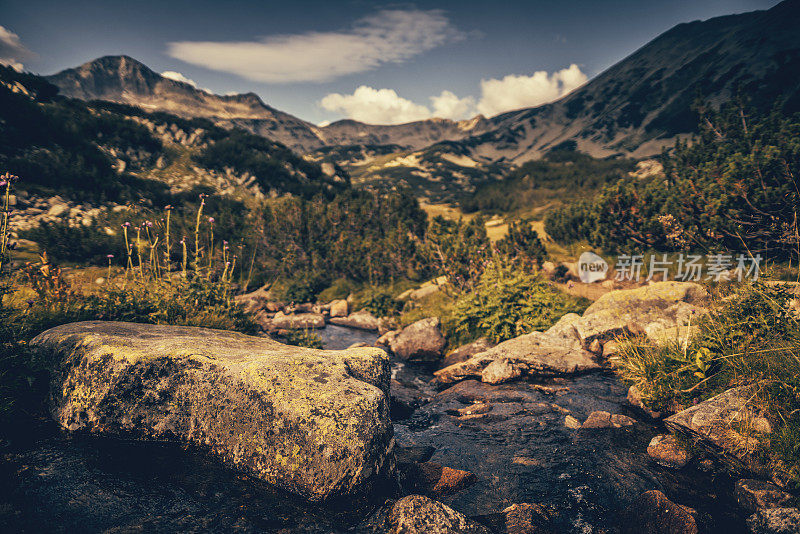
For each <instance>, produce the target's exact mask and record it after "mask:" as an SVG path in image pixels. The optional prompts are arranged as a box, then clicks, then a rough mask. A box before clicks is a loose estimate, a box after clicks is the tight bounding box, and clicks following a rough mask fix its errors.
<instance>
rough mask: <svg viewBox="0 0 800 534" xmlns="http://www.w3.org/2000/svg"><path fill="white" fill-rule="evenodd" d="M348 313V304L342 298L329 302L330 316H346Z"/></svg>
mask: <svg viewBox="0 0 800 534" xmlns="http://www.w3.org/2000/svg"><path fill="white" fill-rule="evenodd" d="M349 313H350V305H349V304H348V302H347V301H346V300H344V299H341V300H334V301H333V302H331V317H347V315H348V314H349Z"/></svg>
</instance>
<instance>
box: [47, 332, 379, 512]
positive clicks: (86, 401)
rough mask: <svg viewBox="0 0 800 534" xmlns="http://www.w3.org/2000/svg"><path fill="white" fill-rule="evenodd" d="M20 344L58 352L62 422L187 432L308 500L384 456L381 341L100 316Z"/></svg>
mask: <svg viewBox="0 0 800 534" xmlns="http://www.w3.org/2000/svg"><path fill="white" fill-rule="evenodd" d="M31 346H32V347H33V349H34V350H35V351H36V352H37V354H38V357H40V358H50V359H52V360H51V361H54V362H59V363H58V364H57V369H58V371H57V372H56V373H55V377H54V380H53V383H52V414H53V416H54V418H55V419H56V421H57V422H58V423H59V424H60V425H61V426H62V427H63V428H65V429H67V430H70V431H86V432H90V433H97V434H112V435H113V434H130V435H134V436H138V437H140V438H144V439H148V438H152V439H177V440H180V441H185V442H189V443H192V444H195V445H199V446H201V447H203V448H206V449H208V450H209V451H210V452H211V453H212V454H213V455H215V456H217V457H219V458H220V459H222V460H223V461H224V462H225V463H226V464H229V465H231V466H233V467H235V468H237V469H240V470H242V471H244V472H247V473H249V474H251V475H253V476H255V477H257V478H260V479H262V480H264V481H266V482H269V483H271V484H274V485H276V486H278V487H281V488H283V489H285V490H288V491H290V492H292V493H295V494H298V495H300V496H302V497H304V498H306V499H309V500H312V501H320V500H325V499H329V498H333V497H338V496H346V495H355V494H356V493H359V492H361V491H362V490H364V489H365V488H368V487H369V486H370V485H372V484H373V483H375V482H376V481H378V480H380V479H381V478H382V477H383V476H385V475H386V474H387V473H388V472H390V471H392V470H393V468H394V466H393V455H392V452H391V449H392V447H393V443H394V440H393V437H392V434H393V433H392V426H391V422H390V420H389V406H388V392H389V365H388V359H387V357H386V354H385V353H384V352H383V351H382V350H380V349H374V348H358V349H349V350H346V351H322V350H314V349H306V348H301V347H292V346H287V345H283V344H280V343H278V342H276V341H273V340H271V339H268V338H263V337H252V336H246V335H243V334H239V333H235V332H226V331H220V330H211V329H206V328H194V327H179V326H156V325H145V324H134V323H114V322H104V321H87V322H80V323H72V324H67V325H62V326H58V327H56V328H53V329H50V330H48V331H46V332H44V333H42V334H40V335H39V336H37V337H36V338H35V339H34V340H33V341H32V342H31Z"/></svg>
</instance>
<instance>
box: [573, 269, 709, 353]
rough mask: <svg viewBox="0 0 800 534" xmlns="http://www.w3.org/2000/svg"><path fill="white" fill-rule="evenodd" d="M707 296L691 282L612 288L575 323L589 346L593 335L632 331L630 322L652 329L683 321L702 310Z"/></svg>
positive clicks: (585, 343) (699, 286)
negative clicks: (633, 287)
mask: <svg viewBox="0 0 800 534" xmlns="http://www.w3.org/2000/svg"><path fill="white" fill-rule="evenodd" d="M708 299H709V297H708V293H707V292H706V290H705V289H703V287H702V286H701V285H699V284H695V283H693V282H657V283H655V284H652V285H649V286H643V287H639V288H636V289H626V290H619V291H611V292H610V293H606V294H605V295H603V296H602V297H600V298H599V299H597V301H596V302H595V303H594V304H592V305H591V306H589V308H587V309H586V311H585V312H584V314H583V317H581V318H580V320H577V321H575V322H574V326H575V328H576V330H577V332H578V336H579V338H580V340H581V343H582V344H583V346H584V347H588V346H589V345H590V344H591V342H592V341H594V340H595V339H601V340H605V339H611V338H613V337H614V336H617V335H620V334H627V333H631V331H630V330H631V329H630V326H629V325H630V324H639V325H642V329H645V328H647V327H650V330H651V331H654V330H656V329H657V328H658V327H660V328H671V327H675V326H679V325H682V324H685V323H686V322H687V321H688V320H689V318H690V317H692V316H693V315H698V314H701V313H704V312H705V308H704V306H705V305H707V304H708ZM693 312H694V314H693ZM651 325H653V326H651ZM659 325H660V326H659ZM634 333H635V332H634Z"/></svg>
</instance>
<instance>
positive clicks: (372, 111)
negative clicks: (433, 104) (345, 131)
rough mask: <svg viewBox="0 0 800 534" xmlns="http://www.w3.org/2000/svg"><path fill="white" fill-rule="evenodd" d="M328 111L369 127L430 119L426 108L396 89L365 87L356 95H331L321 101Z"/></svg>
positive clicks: (359, 88) (355, 92)
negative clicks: (366, 124)
mask: <svg viewBox="0 0 800 534" xmlns="http://www.w3.org/2000/svg"><path fill="white" fill-rule="evenodd" d="M320 106H322V107H323V108H324V109H326V110H328V111H333V112H337V113H342V114H343V115H344V116H345V117H347V118H349V119H355V120H357V121H361V122H366V123H369V124H401V123H404V122H412V121H418V120H422V119H427V118H429V117H430V115H431V112H430V110H429V109H428V108H426V107H425V106H422V105H420V104H416V103H414V102H412V101H411V100H408V99H407V98H403V97H401V96H400V95H398V94H397V92H396V91H394V90H393V89H373V88H372V87H367V86H366V85H362V86H360V87H358V88H357V89H356V90H355V91H353V94H352V95H343V94H340V93H331V94H329V95H327V96H325V97H324V98H323V99H322V100H321V101H320Z"/></svg>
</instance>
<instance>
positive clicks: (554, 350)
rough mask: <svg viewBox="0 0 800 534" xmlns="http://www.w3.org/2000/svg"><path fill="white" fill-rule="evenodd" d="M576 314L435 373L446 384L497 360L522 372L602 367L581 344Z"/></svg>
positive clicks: (558, 372) (479, 371) (547, 373)
mask: <svg viewBox="0 0 800 534" xmlns="http://www.w3.org/2000/svg"><path fill="white" fill-rule="evenodd" d="M577 318H578V316H577V315H575V314H567V315H565V316H564V317H562V318H561V320H560V321H559V322H558V323H556V324H555V325H554V326H553V327H552V328H550V329H549V330H548V331H547V332H533V333H531V334H525V335H523V336H519V337H515V338H514V339H509V340H508V341H504V342H502V343H500V344H499V345H497V346H495V347H493V348H491V349H489V350H486V351H484V352H481V353H479V354H476V355H475V356H473V357H472V358H470V359H469V360H466V361H464V362H461V363H457V364H454V365H451V366H450V367H446V368H444V369H440V370H438V371H436V372H435V373H434V375H435V376H436V379H437V380H438V381H439V382H441V383H444V384H448V383H452V382H456V381H458V380H463V379H465V378H469V377H475V376H481V374H482V372H483V370H484V369H485V368H486V367H487V366H488V365H489V364H491V363H492V362H493V361H495V360H506V361H507V362H509V364H511V365H513V366H514V367H516V368H517V369H519V370H520V372H521V374H522V375H534V376H536V375H538V376H553V375H568V374H573V373H579V372H585V371H592V370H595V369H599V368H600V365H599V364H598V363H597V362H596V361H595V360H594V355H593V354H592V353H591V352H589V351H587V350H585V349H584V348H583V347H581V344H580V341H579V340H578V337H577V334H576V332H575V329H574V328H573V327H572V321H574V320H575V319H577Z"/></svg>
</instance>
